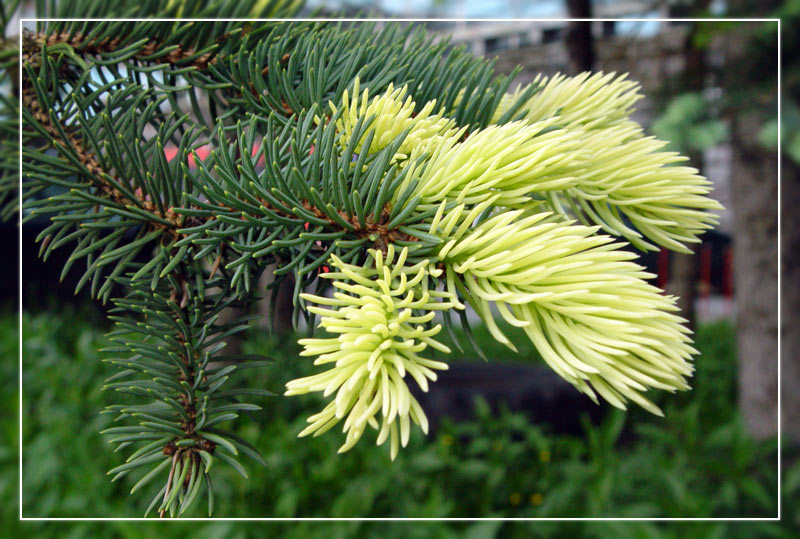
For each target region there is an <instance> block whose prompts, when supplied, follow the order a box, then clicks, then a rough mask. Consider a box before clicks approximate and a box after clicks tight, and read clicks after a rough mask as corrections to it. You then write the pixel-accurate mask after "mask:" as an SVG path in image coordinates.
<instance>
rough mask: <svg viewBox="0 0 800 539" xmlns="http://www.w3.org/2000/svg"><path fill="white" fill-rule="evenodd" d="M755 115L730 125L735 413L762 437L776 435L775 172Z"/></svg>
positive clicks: (776, 221)
mask: <svg viewBox="0 0 800 539" xmlns="http://www.w3.org/2000/svg"><path fill="white" fill-rule="evenodd" d="M759 116H760V115H757V114H752V113H740V114H739V115H738V116H737V117H735V118H734V120H733V121H732V122H731V146H732V157H733V162H732V163H731V191H732V193H733V228H734V237H733V274H734V290H735V291H736V331H737V340H738V345H739V408H740V410H741V412H742V415H743V416H744V420H745V423H746V425H747V428H748V430H749V431H750V433H751V434H752V435H753V436H756V437H757V438H766V437H769V436H773V435H775V434H776V433H777V431H778V421H777V414H778V399H777V394H778V280H777V276H778V182H777V176H778V170H777V162H776V158H775V155H774V154H773V153H772V152H767V151H765V150H764V149H763V148H761V147H760V146H759V145H758V143H757V141H756V137H755V136H754V134H755V133H758V132H759V131H760V129H761V128H762V126H763V119H762V118H760V117H759Z"/></svg>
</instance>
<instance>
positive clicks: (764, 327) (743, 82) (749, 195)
mask: <svg viewBox="0 0 800 539" xmlns="http://www.w3.org/2000/svg"><path fill="white" fill-rule="evenodd" d="M768 4H769V2H766V3H759V4H755V3H753V2H750V1H748V0H733V1H731V2H730V4H729V6H730V9H731V12H732V13H733V14H745V13H747V14H748V16H755V15H756V13H761V14H766V13H768V12H769V10H770V9H771V7H774V6H770V5H768ZM759 27H760V25H757V24H753V23H749V24H748V23H745V24H743V25H742V26H741V27H739V28H736V29H735V30H732V31H731V32H729V34H728V35H727V36H726V41H727V42H726V56H727V58H726V65H728V66H729V68H728V69H727V70H726V71H725V81H724V85H725V92H726V93H727V94H728V96H729V99H732V106H731V108H730V111H729V114H730V120H731V121H730V137H731V150H732V163H731V192H732V194H733V198H732V200H733V208H732V210H733V230H734V235H733V269H734V289H735V294H736V331H737V341H738V349H739V350H738V352H739V409H740V410H741V413H742V416H743V417H744V420H745V424H746V427H747V429H748V431H749V432H750V433H751V434H752V435H753V436H755V437H757V438H767V437H770V436H774V435H775V434H776V433H777V432H778V421H777V418H778V399H777V394H778V331H779V327H778V272H779V261H778V180H777V176H778V174H777V158H776V155H775V152H774V151H769V150H766V149H764V148H763V147H762V146H761V145H760V144H759V142H758V134H759V133H760V132H761V130H762V128H763V126H764V124H765V122H766V120H767V118H768V115H769V110H770V106H771V105H773V104H774V101H775V99H776V97H775V92H776V88H777V85H776V84H775V82H776V79H777V62H776V59H775V55H774V54H763V53H761V54H759V53H760V52H761V49H760V48H759V47H758V44H757V43H756V41H755V40H756V39H757V38H756V35H757V31H758V29H760V28H759ZM776 45H777V43H776ZM762 49H763V47H762ZM775 52H777V50H776V51H775ZM790 191H791V190H789V189H785V190H784V193H783V194H784V196H787V199H790V198H792V196H791V193H790ZM794 196H796V194H795V195H794ZM784 207H787V206H784ZM787 208H788V207H787ZM790 209H791V210H792V211H794V212H796V211H797V210H796V208H790ZM794 234H796V232H794ZM784 239H785V240H787V239H788V238H784ZM795 258H796V254H795ZM797 315H798V313H797V312H796V311H795V312H794V313H793V314H792V316H793V317H794V319H795V321H796V318H797ZM787 322H788V320H784V324H786V323H787ZM785 327H786V326H785ZM784 357H786V356H784ZM792 359H793V360H794V359H796V358H792ZM787 363H788V362H787ZM796 383H797V380H795V384H796ZM794 387H796V385H795V386H794Z"/></svg>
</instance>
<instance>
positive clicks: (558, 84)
mask: <svg viewBox="0 0 800 539" xmlns="http://www.w3.org/2000/svg"><path fill="white" fill-rule="evenodd" d="M626 76H627V74H623V75H620V76H619V77H617V75H616V73H602V72H600V73H595V74H594V75H592V74H590V73H588V72H586V73H581V74H580V75H577V76H574V77H566V76H564V75H562V74H560V73H559V74H556V75H554V76H553V77H552V78H550V77H545V76H542V75H539V76H537V77H536V79H534V81H533V82H532V83H531V84H530V85H533V86H536V87H538V88H539V89H538V91H537V92H536V94H534V95H533V96H532V97H531V98H530V99H528V101H526V102H525V103H524V104H523V105H522V107H521V108H520V109H519V110H518V112H517V114H524V115H525V116H524V120H525V121H526V122H528V123H536V122H540V121H542V120H547V119H550V118H557V120H558V125H559V126H563V127H579V126H580V127H584V128H595V127H611V126H613V125H618V124H625V123H629V121H628V117H629V116H630V114H631V113H632V112H633V110H634V109H633V105H634V103H636V102H637V101H638V100H639V99H641V98H642V95H641V94H640V93H639V91H638V90H639V85H638V84H637V83H635V82H633V81H630V80H626ZM530 85H529V86H530ZM526 89H527V86H526V87H518V88H517V90H516V91H515V92H513V93H511V94H507V95H505V96H504V97H503V99H502V100H501V101H500V105H499V106H498V108H497V110H496V111H495V113H494V116H493V119H492V121H493V122H497V121H498V120H499V119H500V118H501V117H502V116H503V114H505V112H506V111H507V110H508V108H509V107H511V106H512V104H514V103H515V102H516V101H517V100H518V99H519V96H520V95H521V94H522V93H523V92H524V91H525V90H526Z"/></svg>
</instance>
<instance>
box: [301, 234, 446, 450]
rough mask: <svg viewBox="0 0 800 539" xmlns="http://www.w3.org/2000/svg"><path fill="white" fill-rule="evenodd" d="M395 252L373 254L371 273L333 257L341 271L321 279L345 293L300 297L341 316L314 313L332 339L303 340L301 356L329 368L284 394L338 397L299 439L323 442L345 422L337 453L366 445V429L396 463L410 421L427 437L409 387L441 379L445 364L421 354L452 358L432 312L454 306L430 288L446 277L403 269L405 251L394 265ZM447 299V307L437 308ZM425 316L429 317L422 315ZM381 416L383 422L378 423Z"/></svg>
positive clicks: (422, 267)
mask: <svg viewBox="0 0 800 539" xmlns="http://www.w3.org/2000/svg"><path fill="white" fill-rule="evenodd" d="M395 254H396V253H395V250H394V247H393V246H391V245H390V246H389V247H388V249H387V253H386V257H385V259H384V256H383V254H382V253H381V252H380V251H374V250H372V251H370V256H371V257H372V259H373V260H374V267H372V268H364V267H359V266H353V265H350V264H346V263H344V262H342V261H341V260H340V259H338V258H337V257H336V256H332V257H331V258H332V265H333V266H334V267H335V268H336V269H337V270H338V271H335V272H331V273H327V274H323V275H322V277H324V278H328V279H336V281H334V283H333V286H334V287H336V288H338V289H339V290H340V292H336V293H334V294H333V297H332V298H327V297H320V296H314V295H310V294H303V295H302V297H303V298H304V299H305V300H306V301H310V302H313V303H316V304H317V305H326V306H330V307H335V308H336V309H335V310H334V309H329V308H322V307H317V306H309V307H308V310H309V311H311V312H314V313H316V314H319V315H321V316H322V320H321V322H320V326H321V327H323V328H325V330H326V331H327V332H328V333H330V334H333V335H335V336H334V337H330V338H321V339H320V338H313V339H301V340H300V341H299V343H300V344H301V345H303V346H304V350H303V352H302V353H301V355H303V356H319V357H317V359H316V360H315V362H314V364H315V365H326V364H331V365H332V368H331V369H329V370H327V371H325V372H322V373H319V374H315V375H312V376H308V377H306V378H300V379H298V380H293V381H291V382H289V383H288V384H286V388H287V391H286V395H300V394H304V393H309V392H312V391H322V392H323V393H324V395H325V396H329V395H333V394H335V395H336V396H335V398H334V399H333V400H332V401H331V402H330V403H329V404H328V405H327V406H326V407H325V408H324V409H323V410H322V411H321V412H319V413H317V414H315V415H312V416H311V417H309V418H308V422H309V423H310V424H309V425H308V427H306V429H305V430H303V431H302V432H301V433H300V436H306V435H309V434H313V435H314V436H318V435H320V434H322V433H324V432H325V431H327V430H328V429H330V428H332V427H333V426H335V425H336V424H338V423H339V422H340V421H342V420H344V427H343V430H344V432H345V433H346V434H347V437H346V440H345V443H344V444H343V445H342V446H341V447H340V448H339V452H340V453H341V452H344V451H347V450H348V449H350V448H351V447H353V445H355V443H356V442H357V441H358V440H359V439H360V438H361V436H362V434H363V433H364V431H365V429H366V427H367V426H371V427H373V428H375V429H378V439H377V443H378V445H380V444H382V443H383V442H385V441H386V440H387V439H388V438H391V458H392V459H394V458H395V456H396V455H397V451H398V448H399V446H400V445H402V446H403V447H405V445H406V444H407V443H408V437H409V432H410V426H411V422H412V421H413V422H414V423H416V424H417V425H419V426H420V428H421V429H422V431H423V432H425V433H427V431H428V420H427V418H426V416H425V413H424V412H423V410H422V408H421V407H420V405H419V402H417V400H416V399H415V398H414V396H413V395H412V394H411V392H410V390H409V387H408V385H407V380H408V376H407V375H409V376H410V377H411V378H413V379H414V380H415V382H416V383H417V384H418V385H419V387H420V388H421V389H422V390H423V391H427V390H428V381H429V380H430V381H435V380H436V372H435V371H436V370H443V369H447V364H446V363H442V362H440V361H433V360H431V359H427V358H425V357H423V356H421V355H420V353H422V352H423V351H424V350H425V349H426V348H428V347H429V346H430V347H431V348H434V349H436V350H440V351H442V352H446V353H448V352H449V351H450V350H449V348H447V347H446V346H444V345H442V344H440V343H439V342H437V341H436V340H434V338H433V337H434V336H435V335H436V334H437V333H439V331H441V326H440V325H438V324H437V325H435V326H432V327H431V326H430V324H429V322H430V321H431V320H432V319H433V317H434V314H435V313H434V311H436V310H441V309H449V308H453V307H457V306H460V305H457V304H455V303H453V302H452V301H450V300H449V298H451V296H450V294H448V293H447V292H440V291H436V290H433V289H428V279H429V275H432V276H438V275H439V274H440V272H441V270H436V269H429V263H428V261H423V262H420V263H418V264H415V265H413V266H405V265H404V263H405V260H406V257H407V255H408V249H407V248H404V249H403V250H402V251H400V252H399V253H397V257H396V258H395ZM438 300H444V301H438ZM420 313H424V314H420ZM379 417H380V421H379V419H378V418H379Z"/></svg>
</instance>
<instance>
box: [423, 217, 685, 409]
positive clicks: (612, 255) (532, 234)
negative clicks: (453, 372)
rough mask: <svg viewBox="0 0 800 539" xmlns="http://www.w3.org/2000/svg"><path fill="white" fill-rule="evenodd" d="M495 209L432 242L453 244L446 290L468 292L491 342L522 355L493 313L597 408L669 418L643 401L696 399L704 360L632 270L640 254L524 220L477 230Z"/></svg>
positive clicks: (439, 221)
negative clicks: (685, 394)
mask: <svg viewBox="0 0 800 539" xmlns="http://www.w3.org/2000/svg"><path fill="white" fill-rule="evenodd" d="M489 203H490V202H487V203H485V204H483V205H479V206H477V207H475V208H473V209H471V210H470V211H466V208H465V206H463V205H462V206H458V207H455V208H453V209H451V210H449V211H448V213H447V215H446V216H444V217H443V218H442V217H441V216H442V215H443V213H442V212H440V213H439V214H437V216H436V218H435V219H434V222H433V224H432V226H431V230H430V232H431V233H432V234H433V233H435V234H439V235H441V236H443V237H447V238H449V240H448V241H447V242H446V243H445V244H444V246H443V247H442V249H441V251H440V252H439V258H440V259H442V261H443V262H444V263H445V266H446V268H447V274H446V282H447V288H448V289H449V290H450V291H451V292H453V293H455V292H456V290H461V293H462V296H463V297H465V298H466V299H467V300H468V301H469V302H470V304H471V305H472V306H473V308H474V309H475V310H476V311H477V312H478V314H479V315H481V318H482V319H483V321H484V323H485V324H486V325H487V328H488V329H489V331H490V332H491V334H492V336H493V337H494V338H495V339H496V340H497V341H499V342H501V343H504V344H506V345H507V346H508V347H509V348H511V349H514V350H515V347H514V345H513V343H512V342H511V341H510V340H509V339H508V337H506V336H505V335H504V334H503V332H502V331H500V329H499V328H498V326H497V324H496V323H495V321H494V318H493V313H492V311H491V308H490V305H491V304H492V303H494V304H495V306H496V307H497V312H498V313H499V314H500V316H502V317H503V319H504V320H506V321H507V322H508V323H509V324H511V325H512V326H515V327H518V328H521V329H522V330H523V331H524V332H525V333H526V334H527V335H528V337H529V338H530V340H531V341H532V342H533V344H534V345H535V346H536V348H537V349H538V351H539V352H540V353H541V354H542V357H543V358H544V360H545V361H546V362H547V363H548V364H549V365H550V366H551V367H552V368H553V370H555V371H556V372H557V373H558V374H559V375H560V376H562V377H563V378H564V379H566V380H567V381H569V382H570V383H572V384H574V385H575V386H576V387H577V388H578V389H579V390H580V391H582V392H584V393H586V394H588V395H589V396H590V397H591V398H592V399H593V400H595V401H597V394H599V395H600V396H602V397H603V398H605V399H606V400H607V401H609V402H610V403H611V404H613V405H614V406H617V407H619V408H625V402H626V400H631V401H633V402H635V403H637V404H639V405H640V406H642V407H643V408H645V409H647V410H649V411H650V412H653V413H655V414H659V415H661V411H660V410H659V409H658V407H657V406H656V405H654V404H653V403H652V402H651V401H649V400H648V399H647V398H645V397H644V395H643V393H645V392H646V391H647V390H648V389H649V388H659V389H665V390H668V391H675V390H679V389H688V388H689V386H688V384H687V383H686V378H687V377H688V376H690V375H691V374H692V371H693V367H692V364H691V362H690V361H691V357H692V355H693V354H696V353H697V351H696V350H695V349H694V348H693V347H692V346H691V339H690V338H689V336H688V333H689V330H688V329H686V328H685V327H684V326H682V325H681V323H682V322H684V321H685V320H683V319H682V318H680V317H678V316H677V315H675V314H674V311H676V310H677V307H676V306H675V299H674V298H673V297H669V296H665V295H663V294H661V293H660V292H661V291H660V290H659V289H657V288H656V287H654V286H652V285H650V284H648V283H647V282H646V281H645V279H648V278H650V277H652V275H650V274H648V273H646V272H644V271H642V270H643V268H642V267H641V266H638V265H636V264H634V263H632V262H631V261H630V260H631V259H633V258H636V254H635V253H631V252H628V251H624V250H621V249H620V247H621V244H619V243H612V241H613V239H612V238H610V237H608V236H604V235H598V234H596V232H597V229H598V227H586V226H582V225H575V224H572V223H568V222H567V223H565V222H564V221H561V220H555V219H553V218H552V216H551V214H549V213H537V214H532V213H530V212H525V211H523V210H512V211H506V212H503V213H501V214H499V215H497V216H495V217H491V218H489V219H487V220H485V221H483V222H482V223H481V224H480V225H478V226H474V225H473V223H474V221H475V219H476V218H477V217H478V215H480V214H481V213H482V211H483V210H484V209H485V207H486V206H488V204H489ZM443 206H444V204H443ZM459 214H464V215H459ZM457 223H460V224H458V226H455V225H456V224H457Z"/></svg>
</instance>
